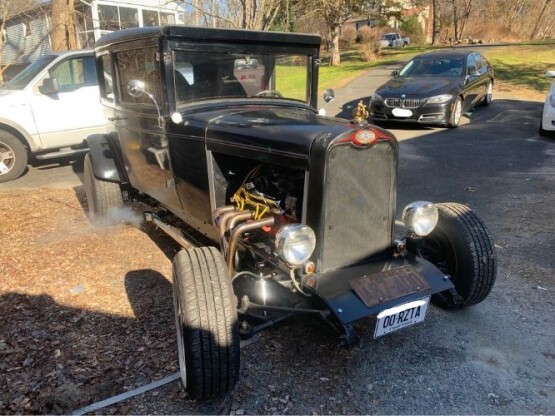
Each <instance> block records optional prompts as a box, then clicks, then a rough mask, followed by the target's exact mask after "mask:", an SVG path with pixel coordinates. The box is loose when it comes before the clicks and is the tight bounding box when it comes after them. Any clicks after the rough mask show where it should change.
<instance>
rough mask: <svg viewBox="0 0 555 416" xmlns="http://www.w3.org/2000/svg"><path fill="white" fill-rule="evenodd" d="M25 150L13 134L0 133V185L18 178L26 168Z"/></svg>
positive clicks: (26, 156)
mask: <svg viewBox="0 0 555 416" xmlns="http://www.w3.org/2000/svg"><path fill="white" fill-rule="evenodd" d="M27 160H28V155H27V149H25V146H23V143H21V141H19V140H18V138H17V137H15V136H14V135H13V134H10V133H8V132H6V131H0V183H4V182H9V181H13V180H14V179H17V178H19V177H20V176H21V175H23V172H25V168H27Z"/></svg>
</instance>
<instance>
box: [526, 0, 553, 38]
mask: <svg viewBox="0 0 555 416" xmlns="http://www.w3.org/2000/svg"><path fill="white" fill-rule="evenodd" d="M551 2H552V0H544V2H543V5H542V7H541V11H540V14H539V15H538V17H537V20H536V24H535V25H534V29H533V30H532V35H531V36H530V38H531V39H535V38H537V37H538V35H540V33H541V25H542V23H543V21H544V20H545V18H546V16H547V13H546V11H547V10H549V8H550V7H551Z"/></svg>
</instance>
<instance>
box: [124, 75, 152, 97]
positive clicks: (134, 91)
mask: <svg viewBox="0 0 555 416" xmlns="http://www.w3.org/2000/svg"><path fill="white" fill-rule="evenodd" d="M127 94H128V95H130V96H131V97H133V98H139V97H140V96H142V95H143V94H147V92H146V89H145V83H144V82H143V81H139V80H138V79H132V80H131V81H129V82H128V83H127Z"/></svg>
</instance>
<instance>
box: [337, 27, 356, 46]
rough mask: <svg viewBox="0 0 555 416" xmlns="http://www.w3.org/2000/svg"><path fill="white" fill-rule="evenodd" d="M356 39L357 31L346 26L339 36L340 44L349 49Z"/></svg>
mask: <svg viewBox="0 0 555 416" xmlns="http://www.w3.org/2000/svg"><path fill="white" fill-rule="evenodd" d="M356 39H357V31H356V30H355V28H354V27H352V26H347V27H346V28H345V29H343V33H342V34H341V43H342V44H343V46H344V47H346V48H350V47H351V46H352V45H353V43H355V41H356Z"/></svg>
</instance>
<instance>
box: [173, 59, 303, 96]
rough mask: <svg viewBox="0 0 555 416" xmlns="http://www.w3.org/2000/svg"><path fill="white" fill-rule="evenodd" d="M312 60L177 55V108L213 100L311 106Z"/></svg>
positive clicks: (175, 72) (175, 61) (175, 63)
mask: <svg viewBox="0 0 555 416" xmlns="http://www.w3.org/2000/svg"><path fill="white" fill-rule="evenodd" d="M311 63H312V62H311V56H308V55H291V54H260V53H257V54H252V55H251V54H244V53H232V52H228V53H225V52H223V53H222V52H220V53H218V54H215V53H211V52H193V51H174V78H175V90H176V91H175V92H176V94H175V95H176V100H177V104H178V105H179V104H185V103H188V102H191V101H197V100H205V99H214V98H247V97H250V98H253V97H254V98H271V99H293V100H300V101H303V102H305V103H307V102H309V99H310V97H309V92H310V89H309V83H310V80H309V77H308V74H309V72H308V70H309V68H310V66H311Z"/></svg>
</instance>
